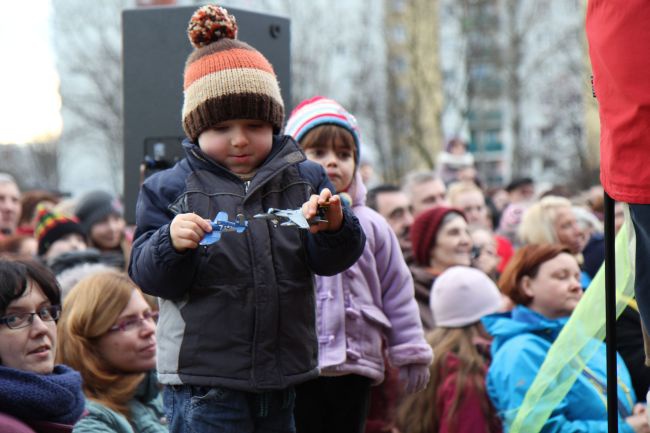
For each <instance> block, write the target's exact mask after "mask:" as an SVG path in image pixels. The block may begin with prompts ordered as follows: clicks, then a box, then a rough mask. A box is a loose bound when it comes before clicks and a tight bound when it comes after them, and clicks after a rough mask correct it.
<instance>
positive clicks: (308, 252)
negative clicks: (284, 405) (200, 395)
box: [129, 137, 365, 391]
mask: <svg viewBox="0 0 650 433" xmlns="http://www.w3.org/2000/svg"><path fill="white" fill-rule="evenodd" d="M184 147H185V151H186V158H185V159H183V160H182V161H180V162H179V163H177V164H176V165H175V166H174V167H172V168H170V169H168V170H165V171H163V172H160V173H157V174H155V175H153V176H151V177H150V178H148V179H147V180H146V181H145V183H144V185H143V186H142V189H141V191H140V195H139V197H138V204H137V208H136V224H137V229H136V234H135V241H134V244H133V251H132V254H131V263H130V267H129V273H130V275H131V277H132V278H133V279H134V281H135V282H136V283H137V284H138V285H139V286H140V287H142V289H143V290H144V291H145V292H147V293H149V294H152V295H155V296H159V297H161V298H162V299H163V300H162V302H161V318H160V320H159V323H158V330H157V338H158V372H159V377H160V381H161V382H162V383H165V384H191V385H204V386H225V387H229V388H234V389H240V390H244V391H259V390H267V389H282V388H285V387H286V386H289V385H293V384H295V383H298V382H302V381H304V380H307V379H310V378H313V377H315V376H317V375H318V370H317V341H316V333H315V319H314V309H315V300H314V279H313V273H317V274H321V275H333V274H336V273H339V272H342V271H343V270H345V269H347V268H348V267H349V266H350V265H352V264H353V263H354V262H355V261H356V260H357V259H358V258H359V256H360V255H361V252H362V251H363V248H364V245H365V236H364V234H363V231H362V229H361V226H360V225H359V222H358V221H357V219H356V218H355V217H354V216H353V215H352V213H351V212H349V211H348V210H347V209H345V210H344V223H343V226H342V227H341V229H340V230H339V231H337V232H336V233H327V232H321V233H318V234H316V235H312V234H310V233H309V232H308V231H305V230H298V229H296V228H293V227H277V228H275V227H273V226H272V225H271V223H270V222H268V221H265V220H256V219H253V218H252V216H253V215H255V214H257V213H260V212H265V211H266V210H267V209H268V208H269V207H274V208H280V209H295V208H299V207H300V206H301V205H302V204H303V203H304V202H305V201H307V199H308V198H309V196H310V195H311V194H314V193H318V192H319V191H320V190H321V189H322V188H324V187H329V188H330V189H332V187H331V184H330V183H329V180H328V179H327V175H326V174H325V172H324V170H323V169H322V167H321V166H319V165H317V164H314V163H312V162H309V161H306V160H305V157H304V154H303V153H302V151H300V149H299V148H298V146H297V144H296V143H295V142H294V141H293V140H292V139H291V138H290V137H276V139H275V140H274V144H273V148H272V151H271V153H270V155H269V156H268V158H267V159H266V160H265V161H264V163H263V164H262V165H261V166H260V167H259V169H258V171H257V172H256V174H255V176H254V177H253V179H252V180H251V181H250V182H244V181H242V180H241V179H240V178H239V177H237V176H236V175H234V174H233V173H231V172H230V171H229V170H227V169H226V168H224V167H223V166H221V165H219V164H216V163H214V162H212V160H210V159H208V158H207V157H206V156H205V154H203V152H201V150H200V148H199V147H198V146H197V145H194V144H192V143H189V142H185V143H184ZM220 211H223V212H227V213H228V215H229V218H230V219H231V220H232V219H234V218H235V215H236V214H239V213H241V214H243V215H244V216H245V217H246V219H247V220H248V221H249V225H248V228H247V230H246V231H245V232H244V233H241V234H240V233H234V232H228V233H224V234H223V235H222V237H221V239H220V240H219V241H218V242H216V243H214V244H212V245H210V246H200V247H199V248H197V249H196V250H189V251H186V252H184V253H178V252H176V251H175V250H174V248H173V247H172V245H171V240H170V236H169V224H170V222H171V220H172V219H173V217H174V216H175V214H177V213H186V212H194V213H196V214H198V215H200V216H202V217H204V218H208V219H213V218H214V217H215V215H216V214H217V213H218V212H220Z"/></svg>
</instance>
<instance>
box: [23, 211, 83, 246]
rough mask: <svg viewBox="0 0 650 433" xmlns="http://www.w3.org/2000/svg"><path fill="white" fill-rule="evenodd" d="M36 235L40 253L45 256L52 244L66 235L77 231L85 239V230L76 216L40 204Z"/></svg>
mask: <svg viewBox="0 0 650 433" xmlns="http://www.w3.org/2000/svg"><path fill="white" fill-rule="evenodd" d="M36 212H37V213H36V215H37V223H36V230H35V231H34V236H35V237H36V240H37V241H38V255H39V256H43V255H45V253H47V250H48V249H49V248H50V246H52V244H53V243H54V242H56V241H58V240H59V239H61V238H62V237H64V236H67V235H69V234H71V233H77V234H78V235H79V236H81V237H82V238H84V239H85V235H84V231H83V229H82V228H81V225H80V224H79V220H78V219H77V218H76V217H67V216H65V215H62V214H59V213H56V212H54V211H52V210H49V209H47V208H45V207H43V206H40V205H39V206H38V207H37V211H36Z"/></svg>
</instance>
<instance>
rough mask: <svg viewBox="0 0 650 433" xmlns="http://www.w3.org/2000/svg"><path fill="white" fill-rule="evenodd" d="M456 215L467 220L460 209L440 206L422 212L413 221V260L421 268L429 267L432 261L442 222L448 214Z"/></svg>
mask: <svg viewBox="0 0 650 433" xmlns="http://www.w3.org/2000/svg"><path fill="white" fill-rule="evenodd" d="M450 213H455V214H458V215H459V216H461V217H462V218H463V219H465V220H467V218H465V214H464V213H463V211H461V210H460V209H456V208H452V207H445V206H438V207H435V208H432V209H427V210H426V211H424V212H422V213H421V214H420V215H418V217H417V218H416V219H415V221H413V224H412V225H411V229H410V230H409V233H410V236H411V246H412V250H413V258H414V259H415V262H416V263H417V264H418V265H420V266H429V262H430V259H431V248H433V246H434V245H435V243H436V238H437V237H438V231H439V230H440V225H441V223H442V220H443V219H444V218H445V216H447V214H450Z"/></svg>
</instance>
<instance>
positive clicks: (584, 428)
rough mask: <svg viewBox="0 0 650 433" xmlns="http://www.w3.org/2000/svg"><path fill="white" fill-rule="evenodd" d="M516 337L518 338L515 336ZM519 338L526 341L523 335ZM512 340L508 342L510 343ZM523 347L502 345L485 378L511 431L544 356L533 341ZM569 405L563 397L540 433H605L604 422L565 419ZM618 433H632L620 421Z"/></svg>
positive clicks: (491, 396)
mask: <svg viewBox="0 0 650 433" xmlns="http://www.w3.org/2000/svg"><path fill="white" fill-rule="evenodd" d="M515 338H517V337H515ZM519 338H526V337H525V336H522V337H519ZM511 342H512V340H511V341H510V342H509V343H511ZM521 343H522V344H517V345H514V344H513V345H511V346H510V347H508V346H503V347H502V348H500V349H499V350H498V351H497V353H496V354H495V357H494V359H493V360H492V364H491V365H490V369H489V371H488V376H487V390H488V395H489V397H490V399H491V400H492V403H493V404H494V406H495V408H496V409H497V411H498V413H499V415H500V416H501V419H502V421H503V424H504V431H510V427H511V424H512V422H513V421H514V420H515V418H516V416H517V412H518V410H519V408H520V406H521V404H522V402H523V401H524V397H525V396H526V392H527V391H528V389H529V388H530V386H531V384H532V383H533V380H534V379H535V376H536V375H537V372H538V371H539V368H540V367H541V365H542V363H543V362H544V359H545V357H546V354H547V350H546V348H544V347H541V346H540V345H539V344H538V343H537V340H535V339H534V338H530V339H527V340H526V341H525V342H521ZM570 404H579V403H578V402H575V401H574V402H570V401H569V400H568V399H567V398H566V397H565V398H564V399H563V400H562V401H561V402H560V403H559V404H558V406H557V407H556V408H555V409H553V411H552V412H551V414H550V416H549V418H548V420H547V421H546V423H545V424H544V426H543V427H542V430H541V431H542V433H569V432H571V433H607V420H605V419H604V420H602V421H601V420H571V419H568V418H567V416H566V412H567V408H568V407H569V405H570ZM618 428H619V431H620V432H624V433H633V429H632V427H631V426H630V425H629V424H627V423H626V422H624V421H623V420H621V419H620V418H619V425H618Z"/></svg>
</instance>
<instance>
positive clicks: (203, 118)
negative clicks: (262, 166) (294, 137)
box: [183, 5, 284, 143]
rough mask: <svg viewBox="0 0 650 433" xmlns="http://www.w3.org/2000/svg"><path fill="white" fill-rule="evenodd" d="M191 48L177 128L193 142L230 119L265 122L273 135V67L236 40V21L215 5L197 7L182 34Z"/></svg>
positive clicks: (277, 112)
mask: <svg viewBox="0 0 650 433" xmlns="http://www.w3.org/2000/svg"><path fill="white" fill-rule="evenodd" d="M187 33H188V36H189V38H190V42H191V43H192V45H193V46H194V47H195V48H196V49H195V50H194V52H193V53H192V54H190V56H189V57H188V59H187V62H186V64H185V73H184V83H183V92H184V101H183V129H184V130H185V133H186V134H187V136H188V137H189V138H190V139H191V140H192V141H193V142H195V143H196V142H197V139H198V137H199V135H200V134H201V132H203V131H204V130H205V129H208V128H210V127H211V126H214V125H216V124H217V123H220V122H223V121H226V120H234V119H254V120H263V121H265V122H269V123H270V124H271V125H272V126H273V132H274V133H276V134H278V133H280V131H281V130H282V124H283V122H284V103H283V102H282V96H281V94H280V86H279V84H278V79H277V77H276V75H275V72H274V71H273V66H271V64H270V63H269V61H268V60H267V59H266V58H265V57H264V56H263V55H262V54H261V53H260V52H259V51H257V50H256V49H255V48H253V47H251V46H250V45H248V44H246V43H244V42H241V41H239V40H237V39H236V37H237V22H236V20H235V17H234V16H232V15H230V14H229V13H228V11H227V10H226V9H224V8H222V7H219V6H217V5H207V6H203V7H201V8H199V9H198V10H197V11H196V12H194V15H192V18H191V19H190V23H189V27H188V29H187Z"/></svg>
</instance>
